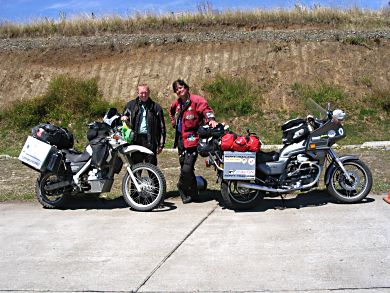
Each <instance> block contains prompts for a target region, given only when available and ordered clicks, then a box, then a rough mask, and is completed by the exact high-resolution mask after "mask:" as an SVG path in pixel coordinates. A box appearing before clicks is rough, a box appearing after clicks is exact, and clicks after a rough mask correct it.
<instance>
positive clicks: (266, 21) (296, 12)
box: [0, 3, 390, 44]
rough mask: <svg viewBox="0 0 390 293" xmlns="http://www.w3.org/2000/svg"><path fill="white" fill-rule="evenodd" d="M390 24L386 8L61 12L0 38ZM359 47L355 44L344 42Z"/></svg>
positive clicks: (5, 27) (11, 28) (6, 27)
mask: <svg viewBox="0 0 390 293" xmlns="http://www.w3.org/2000/svg"><path fill="white" fill-rule="evenodd" d="M389 24H390V18H389V9H382V10H379V11H375V10H368V9H364V10H363V9H359V8H356V7H352V8H349V9H336V8H327V7H321V6H319V5H314V7H303V6H300V5H296V6H295V7H294V8H293V9H289V10H286V9H278V10H263V9H252V10H245V11H241V10H223V11H218V10H215V9H213V8H212V5H211V4H210V3H207V5H199V6H198V12H192V13H191V12H185V13H176V14H175V13H169V14H163V15H156V14H153V13H150V12H149V13H144V14H141V13H135V14H133V15H128V16H119V15H109V16H101V17H96V16H95V15H92V14H83V15H78V16H72V17H67V15H66V14H65V13H63V12H60V13H59V17H58V18H57V19H52V18H42V19H35V20H31V21H29V22H27V23H13V22H2V23H0V38H18V37H46V36H76V35H79V36H80V35H81V36H93V35H105V34H110V33H172V32H182V31H209V29H210V28H211V27H212V28H213V29H214V30H215V29H217V30H242V29H243V28H246V29H248V30H254V29H264V28H267V29H269V28H271V29H285V28H288V27H294V28H311V27H313V28H322V29H380V28H388V27H389ZM355 41H358V42H357V43H356V44H361V42H360V41H359V40H352V39H351V40H348V41H347V42H352V43H355Z"/></svg>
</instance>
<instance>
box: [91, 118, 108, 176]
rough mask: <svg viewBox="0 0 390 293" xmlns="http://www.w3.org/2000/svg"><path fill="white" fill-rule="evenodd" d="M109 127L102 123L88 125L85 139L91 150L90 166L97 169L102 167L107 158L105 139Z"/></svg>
mask: <svg viewBox="0 0 390 293" xmlns="http://www.w3.org/2000/svg"><path fill="white" fill-rule="evenodd" d="M110 129H111V127H110V126H109V125H108V124H106V123H104V122H94V123H92V124H90V125H89V129H88V132H87V138H88V140H89V144H90V146H91V148H92V158H91V165H92V166H94V167H97V168H102V167H104V163H105V161H106V159H107V157H108V152H109V146H108V142H107V140H106V137H107V136H108V135H109V134H110Z"/></svg>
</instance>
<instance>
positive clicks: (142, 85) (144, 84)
mask: <svg viewBox="0 0 390 293" xmlns="http://www.w3.org/2000/svg"><path fill="white" fill-rule="evenodd" d="M139 87H146V89H147V90H148V92H150V88H149V86H148V84H147V83H140V84H139V85H137V91H138V88H139Z"/></svg>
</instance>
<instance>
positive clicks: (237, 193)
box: [221, 180, 261, 210]
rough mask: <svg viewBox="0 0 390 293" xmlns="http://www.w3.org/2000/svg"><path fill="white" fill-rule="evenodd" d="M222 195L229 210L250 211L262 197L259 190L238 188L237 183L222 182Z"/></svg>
mask: <svg viewBox="0 0 390 293" xmlns="http://www.w3.org/2000/svg"><path fill="white" fill-rule="evenodd" d="M221 195H222V198H223V200H224V202H225V206H226V207H227V208H228V209H233V210H249V209H252V208H254V207H255V206H256V205H257V203H258V200H259V198H260V197H261V196H260V191H259V190H250V189H246V188H238V187H237V181H230V180H228V181H222V183H221Z"/></svg>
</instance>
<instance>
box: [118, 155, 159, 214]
mask: <svg viewBox="0 0 390 293" xmlns="http://www.w3.org/2000/svg"><path fill="white" fill-rule="evenodd" d="M131 170H132V171H133V174H134V176H135V178H136V180H137V182H138V184H139V185H140V187H141V192H137V189H136V188H135V186H134V183H133V182H132V180H131V177H130V175H129V173H128V172H126V174H125V176H124V177H123V181H122V194H123V198H124V199H125V201H126V203H127V204H128V205H129V206H130V207H131V208H132V209H133V210H136V211H140V212H147V211H151V210H153V209H154V208H156V207H157V206H159V205H160V203H161V202H163V201H164V197H165V193H166V189H167V184H166V181H165V177H164V174H163V173H162V172H161V170H160V169H159V168H158V167H157V166H155V165H152V164H149V163H139V164H136V165H133V166H131Z"/></svg>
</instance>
